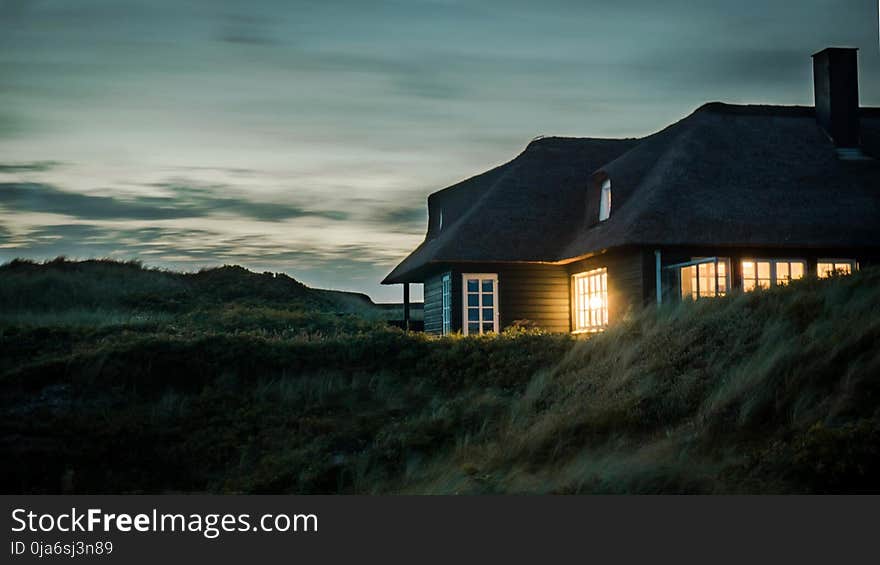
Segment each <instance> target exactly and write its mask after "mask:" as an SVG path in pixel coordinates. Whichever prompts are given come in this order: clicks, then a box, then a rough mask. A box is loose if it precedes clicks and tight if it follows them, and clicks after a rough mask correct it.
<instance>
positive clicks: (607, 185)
mask: <svg viewBox="0 0 880 565" xmlns="http://www.w3.org/2000/svg"><path fill="white" fill-rule="evenodd" d="M610 216H611V179H605V181H604V182H603V183H602V193H601V194H600V196H599V221H600V222H604V221H605V220H607V219H608V218H609V217H610Z"/></svg>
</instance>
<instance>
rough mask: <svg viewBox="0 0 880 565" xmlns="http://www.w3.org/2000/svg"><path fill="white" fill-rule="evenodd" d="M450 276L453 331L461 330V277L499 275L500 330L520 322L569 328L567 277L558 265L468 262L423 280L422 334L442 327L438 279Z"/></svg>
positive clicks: (558, 329) (554, 329)
mask: <svg viewBox="0 0 880 565" xmlns="http://www.w3.org/2000/svg"><path fill="white" fill-rule="evenodd" d="M446 272H449V273H451V274H452V331H461V328H462V319H463V311H462V275H463V274H464V273H495V274H497V275H498V312H499V318H500V324H501V329H502V330H503V329H505V328H507V327H509V326H510V325H511V324H513V323H514V322H523V323H526V324H528V325H531V326H535V327H539V328H542V329H545V330H547V331H552V332H567V331H569V330H570V328H571V321H570V320H571V311H570V310H571V306H570V302H569V292H570V291H569V275H568V272H567V271H566V269H565V267H562V266H558V265H539V264H519V263H481V264H476V263H469V264H456V265H448V266H444V267H440V268H438V269H436V270H435V271H434V272H433V273H432V274H430V275H429V276H428V277H426V279H425V331H426V332H428V333H432V334H440V333H441V332H442V328H443V311H442V309H443V293H442V286H441V277H442V275H443V273H446Z"/></svg>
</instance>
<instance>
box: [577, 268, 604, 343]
mask: <svg viewBox="0 0 880 565" xmlns="http://www.w3.org/2000/svg"><path fill="white" fill-rule="evenodd" d="M572 289H573V292H574V297H573V300H574V309H575V311H574V329H575V331H600V330H602V329H603V328H604V327H605V326H606V325H607V324H608V276H607V271H606V270H605V269H604V268H603V269H596V270H594V271H589V272H587V273H580V274H578V275H575V276H574V278H573V279H572Z"/></svg>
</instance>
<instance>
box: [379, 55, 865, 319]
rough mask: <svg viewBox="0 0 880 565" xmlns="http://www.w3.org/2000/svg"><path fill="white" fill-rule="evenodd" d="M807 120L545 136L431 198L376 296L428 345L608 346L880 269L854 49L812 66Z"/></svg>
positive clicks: (791, 114) (695, 118)
mask: <svg viewBox="0 0 880 565" xmlns="http://www.w3.org/2000/svg"><path fill="white" fill-rule="evenodd" d="M813 72H814V88H815V107H814V108H813V107H795V106H737V105H729V104H722V103H717V102H713V103H709V104H706V105H704V106H702V107H700V108H699V109H697V110H696V111H695V112H694V113H692V114H691V115H690V116H688V117H686V118H684V119H682V120H681V121H679V122H677V123H675V124H673V125H671V126H669V127H667V128H666V129H664V130H662V131H660V132H658V133H655V134H653V135H650V136H648V137H645V138H642V139H593V138H559V137H550V138H542V139H537V140H534V141H532V142H531V143H530V144H529V145H528V147H526V149H525V151H523V153H522V154H520V155H519V156H518V157H516V158H515V159H514V160H512V161H510V162H508V163H506V164H504V165H501V166H499V167H497V168H495V169H492V170H490V171H488V172H485V173H483V174H481V175H478V176H475V177H473V178H470V179H468V180H465V181H463V182H460V183H458V184H456V185H453V186H451V187H449V188H446V189H444V190H441V191H439V192H435V193H434V194H431V195H430V196H429V197H428V230H427V235H426V236H425V241H424V242H423V243H422V244H421V245H419V246H418V248H416V249H415V250H414V251H413V252H412V253H411V254H410V255H409V256H408V257H406V258H405V259H404V260H403V261H402V262H401V263H400V264H399V265H398V266H397V267H396V268H395V269H394V270H393V271H392V272H391V273H390V274H389V275H388V276H387V277H386V278H385V279H384V280H383V281H382V282H383V283H384V284H403V285H404V296H405V299H406V302H407V303H408V297H409V284H410V283H422V284H424V294H425V304H424V324H425V331H427V332H429V333H433V334H447V333H450V332H457V331H461V332H463V333H465V334H476V333H486V332H498V331H500V330H502V329H504V328H505V327H507V326H510V325H511V324H514V323H517V322H518V321H526V320H527V321H528V322H529V324H531V325H534V326H538V327H542V328H545V329H547V330H550V331H557V332H593V331H600V330H602V329H603V328H605V327H606V326H607V325H608V324H611V323H614V321H615V320H618V319H620V318H621V317H622V316H624V315H625V314H626V312H627V311H629V310H630V309H636V308H640V307H642V306H643V305H646V304H649V303H662V302H667V301H671V300H681V299H701V298H706V297H713V296H719V295H724V294H726V293H728V292H729V291H731V290H732V289H741V290H743V291H751V290H754V289H758V288H766V287H771V286H774V285H784V284H787V283H788V282H789V281H792V280H795V279H798V278H801V277H805V276H811V275H813V276H820V277H821V276H828V275H829V274H830V273H832V272H836V271H843V272H852V271H853V270H856V269H858V268H859V267H860V266H864V265H868V264H875V263H878V262H880V161H877V160H875V159H874V157H880V109H877V108H860V107H859V101H858V70H857V50H856V49H849V48H829V49H825V50H823V51H821V52H819V53H817V54H815V55H813Z"/></svg>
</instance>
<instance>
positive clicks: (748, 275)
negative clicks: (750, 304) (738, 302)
mask: <svg viewBox="0 0 880 565" xmlns="http://www.w3.org/2000/svg"><path fill="white" fill-rule="evenodd" d="M806 270H807V263H806V262H805V261H801V260H798V259H795V260H790V259H766V260H756V259H743V261H742V275H743V290H745V291H746V292H748V291H750V290H755V289H756V288H770V287H771V286H773V285H786V284H788V283H790V282H791V281H794V280H797V279H802V278H804V274H805V273H806Z"/></svg>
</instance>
